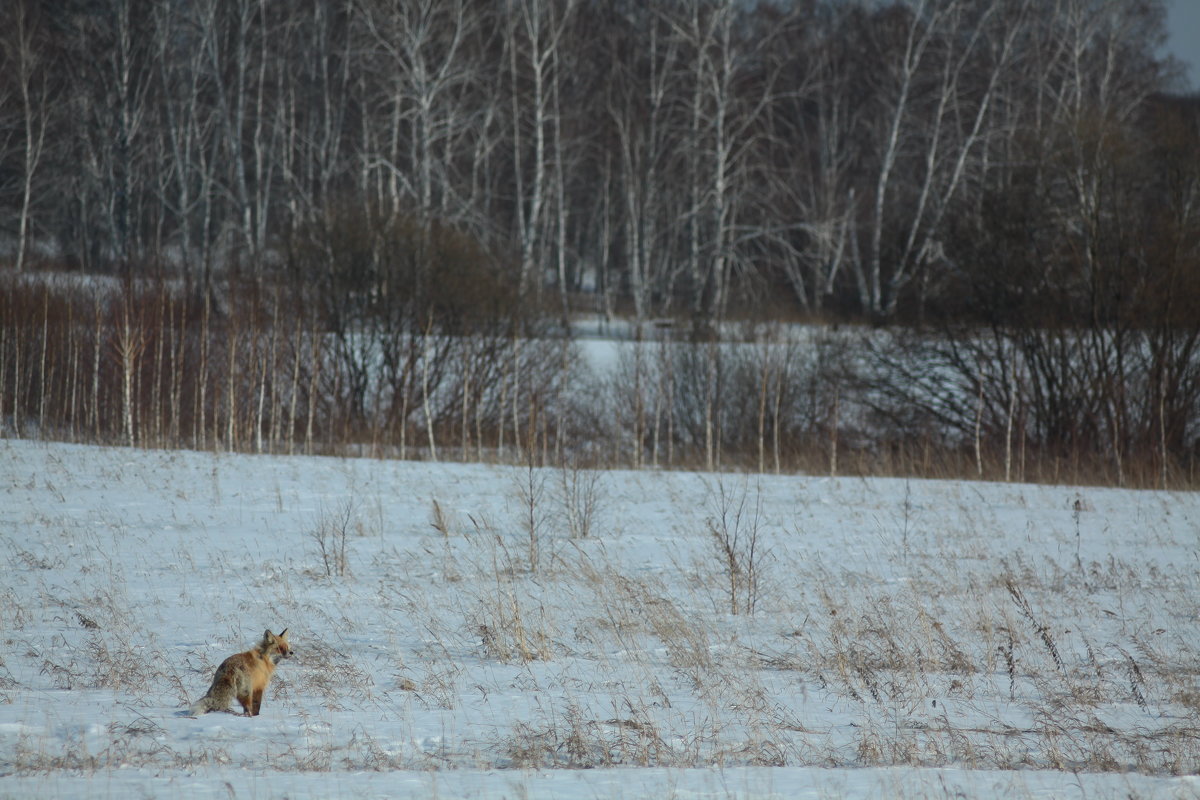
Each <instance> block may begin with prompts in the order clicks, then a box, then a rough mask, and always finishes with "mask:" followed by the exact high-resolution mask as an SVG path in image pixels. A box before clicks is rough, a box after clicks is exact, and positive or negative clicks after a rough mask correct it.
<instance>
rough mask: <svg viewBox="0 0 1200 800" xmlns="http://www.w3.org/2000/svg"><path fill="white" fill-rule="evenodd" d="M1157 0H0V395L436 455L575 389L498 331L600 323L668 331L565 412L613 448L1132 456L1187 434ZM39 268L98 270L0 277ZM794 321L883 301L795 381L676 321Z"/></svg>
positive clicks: (119, 424)
mask: <svg viewBox="0 0 1200 800" xmlns="http://www.w3.org/2000/svg"><path fill="white" fill-rule="evenodd" d="M1163 18H1164V11H1163V5H1162V3H1161V2H1160V0H1054V1H1053V2H1041V1H1040V0H908V1H907V2H866V0H862V1H855V0H793V1H792V2H770V3H768V2H763V3H757V4H755V3H744V2H739V1H736V0H704V1H701V2H692V0H688V2H673V1H672V0H656V2H641V1H640V0H639V2H620V1H614V2H589V1H588V0H505V1H504V2H494V1H493V0H406V2H395V0H301V1H300V2H288V3H280V2H270V1H269V0H188V2H178V0H65V2H64V1H63V0H55V2H48V1H47V0H12V1H11V2H8V3H5V4H4V5H3V8H0V54H2V57H3V69H0V234H2V238H3V245H4V248H5V249H4V251H3V252H4V255H5V261H6V262H7V263H8V264H10V265H11V266H10V267H8V269H9V270H11V272H12V273H14V274H13V275H10V276H9V278H8V279H7V280H6V281H5V282H4V288H3V290H2V291H3V293H4V294H3V297H2V298H0V300H2V302H3V306H4V314H5V316H4V326H5V328H4V331H3V334H4V341H3V342H0V359H3V361H2V362H0V381H2V382H0V402H2V403H4V404H5V407H4V408H0V417H6V418H8V419H9V420H12V423H11V424H13V425H17V426H19V425H21V424H29V423H30V420H31V419H35V420H38V421H39V424H42V425H43V426H45V427H51V426H53V427H56V428H57V429H59V430H65V431H67V432H73V433H74V434H75V435H84V434H87V435H95V436H102V437H108V438H120V439H124V440H130V441H135V440H136V441H150V440H151V439H155V437H157V436H160V435H161V437H162V440H163V441H167V440H170V439H171V437H172V436H173V435H178V434H179V433H180V432H181V431H182V432H185V433H186V436H185V437H183V438H182V439H178V440H179V441H186V443H189V444H194V445H197V446H211V445H213V444H217V443H221V444H224V445H228V446H248V443H249V442H257V443H258V444H259V446H262V447H264V448H266V447H271V448H275V449H279V448H281V447H287V448H292V447H294V446H296V445H295V443H296V442H297V441H302V442H306V443H309V444H308V445H307V446H311V442H312V441H314V440H315V439H320V438H321V437H322V436H323V437H327V438H328V440H329V441H338V440H343V441H344V440H346V439H350V440H355V441H365V440H369V441H372V442H385V443H387V444H388V445H389V446H390V447H398V448H400V450H401V451H405V449H406V448H408V447H409V446H410V445H411V444H412V443H413V441H414V437H416V438H419V439H420V441H421V443H422V446H423V447H425V448H427V449H433V450H435V451H436V449H437V445H438V443H439V442H443V441H453V442H455V443H457V444H458V445H459V446H461V448H462V450H463V452H464V454H465V453H466V452H467V451H468V449H469V448H471V447H475V448H477V449H478V448H482V446H483V443H484V442H485V441H486V442H490V443H491V444H490V446H496V445H499V446H500V447H501V448H503V447H504V446H505V441H506V440H507V443H508V445H509V446H518V445H521V446H526V447H528V446H529V445H530V444H531V443H532V440H531V439H530V431H531V430H534V429H536V428H537V427H538V426H541V427H540V429H541V430H542V440H541V441H542V442H543V444H542V445H541V446H542V447H543V448H548V447H550V446H551V445H549V444H548V443H549V442H554V443H555V444H554V446H555V447H559V446H561V442H560V440H559V437H560V435H561V436H565V435H566V432H567V429H568V428H569V427H570V425H571V424H578V425H583V424H584V423H583V422H582V421H581V414H583V412H581V411H580V408H579V407H578V404H577V403H574V401H571V403H567V402H566V401H565V400H563V391H564V389H563V387H564V386H565V385H566V384H567V383H568V382H569V381H568V379H567V375H568V373H569V369H568V368H567V366H566V362H567V361H568V360H569V359H568V358H567V357H566V355H564V354H565V348H562V347H559V346H557V345H555V344H535V343H538V342H542V343H544V342H548V341H552V340H549V339H546V338H544V337H543V336H542V334H543V333H545V332H546V331H547V330H548V327H549V326H551V324H552V321H554V320H557V319H560V318H565V317H567V316H568V315H570V314H572V313H574V312H579V311H599V312H601V313H603V314H604V315H605V316H606V317H609V316H612V315H614V314H620V315H622V316H627V317H630V318H632V319H633V320H634V321H635V322H636V323H637V324H638V325H639V326H640V325H641V324H642V323H644V322H648V321H651V320H656V319H662V318H664V317H671V318H674V319H676V320H678V321H680V322H679V323H677V324H678V325H679V328H677V329H681V330H683V331H684V333H683V334H680V336H682V337H684V338H687V339H690V340H692V341H694V342H695V343H696V347H695V349H693V350H687V351H685V350H682V349H681V350H680V352H678V353H672V354H671V355H670V357H669V358H668V357H666V356H662V357H658V358H657V362H656V363H657V364H658V365H659V366H658V367H657V368H656V369H659V370H661V371H662V372H661V374H660V373H657V372H654V373H653V374H654V375H655V377H654V378H653V380H652V381H649V380H648V381H647V382H645V383H643V378H645V376H647V375H650V374H652V372H653V371H652V370H649V361H648V362H647V365H646V369H645V370H643V365H641V364H639V365H637V369H636V377H637V380H636V381H635V382H634V383H633V384H632V386H633V387H634V388H633V389H630V388H629V387H630V384H626V385H625V387H624V389H625V390H627V391H632V392H633V393H634V394H636V395H637V397H636V398H631V397H625V398H623V399H622V400H621V401H620V403H619V405H618V408H619V409H620V412H619V413H613V412H604V411H600V412H595V413H596V414H597V417H598V418H599V419H608V420H611V419H615V418H616V417H617V416H620V414H624V413H626V412H628V411H629V410H630V409H633V410H634V416H635V418H634V419H633V420H632V424H633V430H634V436H635V437H636V438H638V440H639V444H637V445H635V446H633V450H636V451H637V455H636V456H635V457H634V458H633V460H634V461H635V462H640V461H641V460H642V459H643V458H647V459H650V460H655V459H654V458H653V456H652V454H654V453H657V452H658V448H659V447H660V446H661V447H662V448H664V452H666V450H665V448H667V447H668V446H672V447H673V446H674V445H675V444H678V445H679V446H680V447H684V448H692V457H693V458H699V457H700V454H703V459H704V460H705V461H707V462H709V463H713V462H719V461H720V458H721V454H722V453H727V454H728V453H733V452H744V453H747V455H745V457H744V459H743V460H744V462H746V463H755V462H757V464H758V465H759V466H760V467H761V466H764V465H765V464H766V463H768V462H770V461H771V460H772V459H770V458H768V457H767V455H768V453H772V454H773V457H774V461H775V462H776V464H777V465H778V463H779V462H780V461H788V458H787V457H786V456H787V452H785V451H788V447H789V446H787V444H786V443H787V442H788V441H791V442H792V445H791V446H790V447H791V450H790V452H791V453H792V457H791V460H790V461H791V463H795V462H796V460H797V458H798V456H797V455H796V454H797V453H798V452H799V451H800V450H802V449H803V448H804V444H803V443H804V442H807V443H808V447H809V449H810V450H811V448H812V447H815V446H816V444H815V443H818V442H819V443H821V444H820V447H821V448H823V451H822V452H823V457H824V458H826V459H831V458H832V457H833V456H834V453H835V451H836V448H835V445H834V443H835V442H836V441H837V436H836V433H837V430H838V429H840V428H844V427H846V426H847V425H852V426H853V427H854V428H855V431H856V433H855V436H857V441H859V442H862V443H870V444H872V446H878V447H885V448H886V447H890V446H891V445H886V442H889V441H890V442H898V441H907V442H914V441H921V442H930V441H933V442H936V443H937V444H938V446H939V447H950V448H963V447H965V448H966V449H967V451H968V453H969V451H971V450H972V449H973V450H974V453H973V458H970V459H969V460H971V461H973V462H974V464H976V465H977V466H980V468H981V465H982V464H983V462H984V461H985V459H984V457H983V452H982V451H983V450H984V449H985V447H984V444H983V443H984V442H989V441H990V442H992V443H996V442H1001V443H1002V445H999V446H1000V448H1001V450H1002V451H1003V453H1004V456H1003V460H1004V463H1005V464H1006V468H1005V473H1006V474H1009V473H1010V472H1011V471H1012V464H1013V463H1015V462H1016V461H1017V460H1018V456H1017V455H1016V454H1022V455H1023V454H1025V453H1026V452H1027V449H1028V450H1029V451H1030V452H1033V453H1035V454H1046V455H1051V456H1053V457H1054V458H1055V459H1078V458H1080V457H1083V456H1086V457H1087V458H1094V459H1097V460H1098V462H1099V463H1102V464H1105V465H1107V468H1111V469H1112V470H1113V474H1114V475H1115V477H1116V478H1117V479H1118V480H1124V478H1125V475H1126V472H1127V471H1128V469H1129V465H1130V464H1133V463H1135V462H1136V463H1139V464H1141V465H1142V468H1143V469H1148V470H1150V471H1152V472H1154V473H1155V474H1156V475H1159V476H1160V477H1161V482H1163V483H1165V482H1167V481H1166V475H1167V473H1168V470H1169V469H1176V470H1178V469H1183V470H1184V471H1186V470H1189V469H1193V468H1194V466H1193V465H1194V464H1195V462H1196V459H1197V454H1198V453H1197V448H1198V447H1200V444H1198V439H1200V431H1198V430H1197V425H1198V423H1197V418H1198V417H1200V365H1198V363H1197V361H1198V359H1200V355H1198V351H1200V341H1198V340H1200V314H1197V313H1196V312H1195V309H1196V308H1200V159H1197V158H1196V153H1197V152H1198V149H1200V104H1198V103H1197V101H1196V99H1195V98H1194V97H1192V98H1189V97H1181V96H1175V95H1172V94H1170V91H1171V90H1172V89H1175V88H1177V85H1176V84H1175V83H1174V81H1175V80H1176V76H1175V75H1174V74H1173V68H1172V65H1171V64H1170V63H1169V62H1163V61H1162V60H1160V59H1158V58H1157V56H1156V48H1157V46H1158V44H1159V42H1160V40H1161V37H1162V32H1163ZM44 270H54V271H63V270H66V271H77V272H80V273H84V274H86V275H93V276H94V275H105V276H108V278H109V280H110V281H111V284H110V286H109V288H107V289H105V290H104V291H99V290H96V289H95V288H94V286H95V284H94V283H93V284H89V283H86V282H84V283H79V282H74V283H70V282H68V283H65V284H64V283H59V284H47V283H37V282H32V283H31V282H29V281H28V280H20V279H17V278H16V277H15V276H16V275H28V273H31V272H34V271H38V272H41V271H44ZM64 286H67V287H69V288H63V287H64ZM51 287H57V288H54V289H53V290H52V289H51ZM796 316H801V317H813V318H824V319H841V320H869V321H871V322H873V323H876V324H883V325H884V328H883V329H882V330H880V331H878V332H876V333H874V334H872V335H871V336H868V337H866V339H865V340H864V342H863V343H860V344H859V345H856V347H857V350H856V352H855V353H854V354H853V355H852V356H844V357H842V358H841V359H840V363H839V364H831V363H827V362H828V361H829V359H830V356H829V354H828V353H825V352H822V353H821V354H819V356H814V357H813V359H815V362H820V368H819V369H818V368H810V367H809V366H806V365H802V366H797V365H796V359H795V358H792V359H791V362H790V366H789V365H788V364H787V363H782V364H780V365H778V366H771V365H772V364H774V363H775V361H774V360H773V359H776V358H778V356H777V355H775V353H777V352H778V347H777V348H775V349H774V350H773V349H771V348H769V347H766V348H765V349H763V350H762V353H763V357H762V359H760V361H761V363H758V362H754V363H742V364H741V365H740V366H738V365H735V364H733V362H732V361H729V358H730V357H729V356H728V355H727V352H726V351H725V350H722V349H720V348H717V347H715V346H712V345H711V344H710V345H708V346H706V345H705V343H706V342H711V340H712V339H713V338H714V336H715V335H716V334H717V333H718V331H720V330H721V328H720V327H719V325H720V323H723V322H725V321H728V320H731V319H759V320H761V319H764V318H773V319H779V318H794V317H796ZM22 320H24V322H22ZM39 326H40V327H39ZM52 329H53V330H52ZM139 331H140V332H139ZM775 338H776V340H780V339H787V338H788V337H787V336H784V335H782V334H776V336H775ZM781 346H783V347H784V350H785V351H786V350H787V348H792V347H799V345H798V344H796V343H795V342H790V343H787V344H785V345H781ZM842 346H843V345H839V347H842ZM764 347H765V345H764ZM800 349H801V350H803V351H804V352H805V353H806V354H808V355H811V348H803V347H802V348H800ZM743 355H744V354H743ZM813 359H810V361H812V360H813ZM743 360H744V359H743ZM786 361H787V360H786V359H785V362H786ZM727 362H728V363H727ZM815 362H814V363H815ZM808 363H809V362H807V361H806V362H805V364H808ZM184 364H186V365H188V369H187V370H185V369H184V368H183V366H182V365H184ZM668 364H670V365H671V366H670V368H669V369H668V367H667V365H668ZM55 370H57V372H55ZM188 370H192V372H189V371H188ZM667 373H670V375H668V374H667ZM68 375H70V376H71V377H70V379H69V380H68V378H67V376H68ZM738 375H741V376H742V378H741V379H738V380H734V376H738ZM106 380H109V381H112V382H113V383H112V385H111V387H110V389H109V390H107V393H106V390H105V389H104V388H103V385H104V383H105V381H106ZM543 381H544V383H543ZM739 381H741V382H740V383H739ZM797 381H798V382H799V383H797ZM768 385H770V386H772V387H775V388H773V389H771V391H767V390H766V388H764V387H767V386H768ZM4 387H8V389H7V390H5V388H4ZM647 387H654V388H653V391H650V390H649V389H648V388H647ZM755 387H758V388H755ZM6 391H7V394H6ZM184 398H187V399H186V402H185V400H184ZM749 398H757V399H756V400H751V399H749ZM802 398H807V399H805V400H804V401H803V402H801V399H802ZM154 403H157V404H158V406H153V404H154ZM789 403H795V404H799V405H796V406H795V408H793V412H794V413H791V414H790V415H789V414H788V413H787V407H788V404H789ZM147 404H150V405H147ZM571 404H574V405H573V410H572V411H570V413H568V409H567V406H568V405H571ZM182 406H186V408H187V411H186V413H181V412H180V407H182ZM740 406H746V407H745V408H744V409H742V411H741V412H736V413H735V410H736V409H737V408H739V407H740ZM152 407H153V408H158V409H163V410H164V411H163V412H162V413H161V414H159V413H158V412H157V411H153V410H152ZM168 408H169V409H170V411H169V413H168V412H167V411H165V409H168ZM21 409H24V416H23V418H22V414H21ZM54 409H59V410H58V411H54ZM642 411H653V412H654V413H655V414H658V417H657V419H658V420H660V421H661V424H662V427H661V429H660V428H659V427H657V423H655V422H654V418H653V417H647V418H645V419H641V418H638V417H637V414H639V413H641V412H642ZM676 412H678V414H677V415H676ZM139 414H141V415H142V417H139V416H138V415H139ZM157 416H161V419H159V420H158V421H157V422H154V423H153V425H151V422H150V421H151V420H152V419H155V418H157ZM583 416H585V417H586V414H583ZM735 417H736V420H735ZM785 418H786V420H787V422H786V425H785V424H784V421H785ZM105 420H107V421H105ZM139 420H140V421H139ZM218 420H219V422H218ZM571 420H574V422H571ZM772 420H774V421H773V422H772ZM848 421H852V422H848ZM596 424H597V421H596V420H591V421H589V422H588V423H587V425H584V427H587V428H588V429H590V430H594V429H595V426H596ZM172 426H174V427H175V428H177V429H178V430H174V432H172V430H171V428H172ZM156 431H157V433H154V432H156ZM451 431H453V435H451V434H450V432H451ZM750 431H753V433H750ZM317 432H320V435H318V433H317ZM151 433H154V435H153V436H152V435H151ZM642 439H644V441H642ZM563 441H565V439H563ZM264 442H265V444H264ZM768 442H771V443H773V448H771V447H768V446H767V443H768ZM672 453H674V451H672ZM755 454H756V455H755ZM1081 454H1082V456H1081ZM999 460H1000V458H999V456H997V457H996V458H995V459H994V461H996V462H997V463H998V462H999ZM1147 465H1149V466H1147Z"/></svg>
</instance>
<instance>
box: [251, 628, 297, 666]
mask: <svg viewBox="0 0 1200 800" xmlns="http://www.w3.org/2000/svg"><path fill="white" fill-rule="evenodd" d="M259 648H261V650H262V652H263V655H265V656H267V657H269V658H270V659H271V660H272V661H274V662H275V663H276V664H278V663H279V660H280V659H282V658H291V657H292V648H291V646H290V645H288V640H287V628H284V629H283V632H282V633H279V634H274V633H271V629H270V628H267V630H266V632H264V633H263V640H262V644H260V645H259Z"/></svg>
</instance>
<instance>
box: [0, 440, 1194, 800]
mask: <svg viewBox="0 0 1200 800" xmlns="http://www.w3.org/2000/svg"><path fill="white" fill-rule="evenodd" d="M531 528H532V532H531ZM584 532H586V533H587V534H588V535H586V536H583V535H581V534H582V533H584ZM572 534H574V535H572ZM0 559H3V560H2V561H0V636H2V641H3V643H4V644H3V648H2V649H0V659H2V661H0V798H3V797H182V796H186V797H221V798H227V797H238V798H245V797H262V798H267V797H291V798H296V797H529V798H552V797H553V798H596V797H669V796H675V797H839V796H847V795H849V796H863V797H873V796H888V795H911V796H948V797H954V796H968V797H1060V796H1086V797H1089V798H1092V797H1127V796H1134V797H1150V796H1155V797H1158V796H1166V797H1197V796H1200V781H1198V780H1197V778H1196V777H1194V776H1195V774H1196V773H1197V771H1198V770H1200V685H1198V684H1200V679H1198V677H1197V676H1198V675H1200V657H1198V655H1197V645H1200V620H1198V619H1197V611H1198V610H1200V582H1198V581H1197V579H1196V573H1197V567H1198V566H1200V565H1198V561H1200V497H1198V496H1197V495H1194V494H1180V493H1160V492H1127V491H1118V490H1100V489H1090V488H1087V489H1077V488H1068V487H1033V486H1018V485H998V484H982V483H958V482H917V481H913V482H906V481H904V480H868V481H863V480H857V479H848V478H847V479H829V478H818V477H799V476H784V477H761V478H760V477H747V476H734V475H725V476H717V475H700V474H694V473H659V472H650V471H646V472H637V473H634V472H613V473H603V474H593V473H586V472H571V471H560V470H528V469H520V468H510V467H498V466H487V465H457V464H455V465H449V464H421V463H413V462H381V461H370V460H342V459H332V458H299V457H295V458H283V457H265V456H240V455H215V454H209V453H194V452H158V451H135V450H126V449H109V448H94V447H84V446H72V445H60V444H44V443H33V442H24V441H2V442H0ZM734 610H736V611H737V612H738V613H736V614H734V613H731V612H732V611H734ZM751 612H752V613H751ZM267 627H270V628H271V629H272V630H275V631H278V630H280V629H282V628H284V627H286V628H288V629H289V638H290V640H291V643H292V645H293V647H294V649H295V651H296V657H295V658H293V659H291V660H289V661H285V662H284V663H282V664H281V665H280V666H279V669H278V670H277V672H276V676H275V680H274V682H273V683H272V685H271V687H270V689H269V690H268V692H267V697H266V700H265V701H264V704H263V712H262V715H261V716H259V717H257V718H253V719H250V718H245V717H241V716H235V715H232V714H221V713H214V714H209V715H206V716H204V717H202V718H199V719H193V718H191V717H188V716H187V715H186V714H185V712H184V708H185V706H186V704H187V703H189V702H190V701H193V700H195V699H196V698H197V697H198V696H199V695H200V694H202V693H203V692H204V691H205V689H206V688H207V686H208V683H209V681H210V680H211V677H212V671H213V669H214V668H215V666H216V665H217V664H218V663H219V662H220V661H221V660H222V659H223V658H224V657H225V656H227V655H229V654H232V653H234V652H237V651H240V650H244V649H246V648H247V647H248V646H249V645H250V644H252V643H253V642H255V641H256V640H257V639H258V638H259V637H261V635H262V632H263V629H264V628H267Z"/></svg>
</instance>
